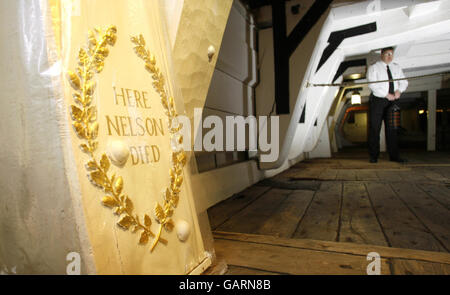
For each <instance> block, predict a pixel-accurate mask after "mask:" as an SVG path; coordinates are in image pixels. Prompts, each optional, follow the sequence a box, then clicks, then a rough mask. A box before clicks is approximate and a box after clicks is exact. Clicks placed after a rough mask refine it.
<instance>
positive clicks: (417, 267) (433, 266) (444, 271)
mask: <svg viewBox="0 0 450 295" xmlns="http://www.w3.org/2000/svg"><path fill="white" fill-rule="evenodd" d="M391 263H392V269H393V274H394V275H449V274H450V265H448V264H443V263H436V262H434V263H433V262H423V261H415V260H405V259H393V260H392V261H391Z"/></svg>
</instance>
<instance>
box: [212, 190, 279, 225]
mask: <svg viewBox="0 0 450 295" xmlns="http://www.w3.org/2000/svg"><path fill="white" fill-rule="evenodd" d="M270 189H271V188H270V187H267V186H258V185H254V186H251V187H249V188H247V189H245V190H244V191H242V192H240V193H239V194H235V195H233V196H232V197H231V198H228V199H227V200H225V201H222V202H220V203H219V204H217V205H215V206H214V207H212V208H210V209H209V210H208V216H209V222H210V225H211V228H212V229H216V228H217V227H218V226H219V225H221V224H222V223H224V222H225V221H226V220H227V219H229V218H230V217H231V216H233V215H234V214H236V213H237V212H239V211H240V210H241V209H242V208H244V207H245V206H247V205H248V204H250V203H251V202H253V201H254V200H256V199H257V198H258V197H260V196H261V195H262V194H264V193H266V192H267V191H268V190H270Z"/></svg>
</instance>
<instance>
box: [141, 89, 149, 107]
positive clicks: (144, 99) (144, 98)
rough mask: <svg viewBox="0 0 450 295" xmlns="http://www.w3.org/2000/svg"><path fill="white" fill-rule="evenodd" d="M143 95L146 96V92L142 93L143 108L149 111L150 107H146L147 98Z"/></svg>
mask: <svg viewBox="0 0 450 295" xmlns="http://www.w3.org/2000/svg"><path fill="white" fill-rule="evenodd" d="M145 94H147V92H145V91H142V100H143V101H144V106H145V108H146V109H149V108H150V106H148V105H147V97H145Z"/></svg>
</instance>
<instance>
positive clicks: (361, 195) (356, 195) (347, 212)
mask: <svg viewBox="0 0 450 295" xmlns="http://www.w3.org/2000/svg"><path fill="white" fill-rule="evenodd" d="M339 240H340V241H343V242H353V243H359V244H368V245H380V246H387V245H388V244H387V241H386V239H385V238H384V235H383V232H382V231H381V227H380V225H379V224H378V221H377V218H376V216H375V213H374V211H373V209H372V206H371V204H370V201H369V198H368V194H367V191H366V187H365V186H364V184H363V183H361V182H344V192H343V197H342V214H341V229H340V233H339Z"/></svg>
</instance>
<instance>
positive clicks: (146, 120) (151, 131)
mask: <svg viewBox="0 0 450 295" xmlns="http://www.w3.org/2000/svg"><path fill="white" fill-rule="evenodd" d="M149 123H150V127H151V129H149V126H148V125H149ZM145 129H146V130H147V133H148V135H150V136H153V133H154V132H155V128H154V126H153V124H152V120H151V119H150V118H147V119H145Z"/></svg>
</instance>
